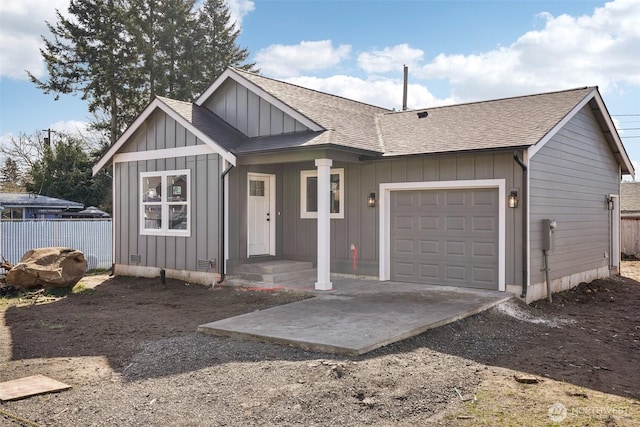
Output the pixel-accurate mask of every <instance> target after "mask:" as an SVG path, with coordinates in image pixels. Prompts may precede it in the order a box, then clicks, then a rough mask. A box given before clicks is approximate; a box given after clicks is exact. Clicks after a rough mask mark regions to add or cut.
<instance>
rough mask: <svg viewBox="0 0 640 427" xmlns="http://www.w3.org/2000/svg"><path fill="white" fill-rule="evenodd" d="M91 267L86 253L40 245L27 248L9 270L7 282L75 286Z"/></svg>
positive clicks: (27, 285)
mask: <svg viewBox="0 0 640 427" xmlns="http://www.w3.org/2000/svg"><path fill="white" fill-rule="evenodd" d="M86 270H87V260H86V259H85V257H84V254H83V253H82V252H80V251H78V250H75V249H71V248H38V249H31V250H30V251H27V253H25V254H24V255H23V256H22V259H21V260H20V262H19V263H18V264H16V265H15V266H14V267H13V268H12V269H11V270H9V272H8V273H7V276H6V280H7V284H9V285H11V286H15V287H16V288H21V289H31V288H37V287H40V286H42V287H45V288H71V287H73V286H74V285H75V284H76V283H78V281H79V280H80V279H82V277H83V276H84V273H85V271H86Z"/></svg>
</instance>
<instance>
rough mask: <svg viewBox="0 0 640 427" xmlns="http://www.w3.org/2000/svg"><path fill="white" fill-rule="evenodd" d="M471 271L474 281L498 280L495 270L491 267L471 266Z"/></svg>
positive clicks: (490, 281) (488, 282)
mask: <svg viewBox="0 0 640 427" xmlns="http://www.w3.org/2000/svg"><path fill="white" fill-rule="evenodd" d="M471 271H472V274H473V281H474V282H479V283H487V284H492V283H494V282H495V281H496V280H498V278H497V277H496V275H495V270H494V269H492V268H484V267H473V268H472V269H471Z"/></svg>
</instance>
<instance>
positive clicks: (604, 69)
mask: <svg viewBox="0 0 640 427" xmlns="http://www.w3.org/2000/svg"><path fill="white" fill-rule="evenodd" d="M229 5H230V8H231V10H232V12H233V15H234V17H235V18H236V20H237V22H238V24H239V25H240V26H241V28H242V34H241V36H240V39H239V43H240V45H241V46H243V47H247V48H248V49H249V51H250V52H251V60H252V61H255V62H256V63H257V66H258V67H259V68H260V70H261V72H262V74H264V75H266V76H269V77H274V78H278V79H283V80H287V81H290V82H293V83H296V84H300V85H303V86H307V87H311V88H314V89H318V90H322V91H326V92H330V93H334V94H338V95H342V96H346V97H350V98H354V99H357V100H360V101H364V102H368V103H371V104H375V105H380V106H383V107H387V108H400V107H401V104H402V66H403V65H407V66H408V67H409V99H408V103H409V107H410V108H421V107H429V106H435V105H443V104H451V103H458V102H467V101H475V100H483V99H494V98H500V97H507V96H515V95H522V94H530V93H538V92H545V91H552V90H561V89H569V88H575V87H582V86H598V87H599V88H600V91H601V93H602V95H603V98H604V100H605V103H606V104H607V107H608V109H609V112H610V114H612V115H613V116H614V119H615V121H616V123H617V124H618V127H619V128H620V134H621V136H622V138H623V142H624V143H625V146H626V147H627V150H628V152H629V154H630V156H631V158H632V160H634V161H636V162H640V129H634V128H640V25H638V23H639V22H640V0H613V1H609V2H606V1H595V0H594V1H592V0H553V1H542V0H497V1H489V0H469V1H457V0H451V1H444V0H440V1H436V0H410V1H403V0H393V1H392V0H369V1H364V0H333V1H328V0H253V1H250V0H229ZM67 6H68V0H2V1H1V2H0V141H1V140H2V138H6V136H7V135H8V134H13V135H17V134H19V133H20V132H23V133H33V132H35V131H38V130H41V129H46V128H49V127H51V128H53V129H60V130H63V129H64V130H75V129H82V127H83V124H84V123H85V122H86V121H88V120H89V118H90V117H89V113H88V112H87V111H86V105H85V104H84V103H83V102H82V101H81V100H80V99H79V98H77V97H73V96H64V97H62V99H60V100H59V101H54V100H53V97H52V96H46V95H43V94H42V93H41V92H39V91H38V90H37V89H35V88H34V87H33V85H32V84H31V83H29V82H28V80H27V77H26V72H25V70H29V71H31V72H32V73H34V74H35V75H37V76H40V77H42V76H44V75H45V74H44V73H45V72H46V70H45V68H44V65H43V62H42V60H41V58H40V54H39V51H38V48H39V46H40V44H41V41H40V35H41V34H45V35H46V31H47V29H46V26H45V25H44V21H45V20H49V21H54V20H55V10H56V9H58V10H60V11H61V12H65V11H66V8H67ZM634 114H635V115H634Z"/></svg>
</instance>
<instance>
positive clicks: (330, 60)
mask: <svg viewBox="0 0 640 427" xmlns="http://www.w3.org/2000/svg"><path fill="white" fill-rule="evenodd" d="M350 53H351V46H350V45H340V46H338V47H334V46H333V43H332V41H331V40H319V41H302V42H300V43H299V44H297V45H281V44H274V45H271V46H269V47H267V48H265V49H262V50H260V51H259V52H258V53H257V54H256V57H255V60H256V65H257V67H258V68H260V70H261V71H262V73H264V74H266V75H270V76H273V77H280V78H283V77H294V76H298V75H299V74H300V73H301V72H303V71H304V72H313V71H319V70H323V69H326V68H329V67H333V66H335V65H338V64H339V63H340V61H342V60H343V59H346V58H348V57H349V55H350Z"/></svg>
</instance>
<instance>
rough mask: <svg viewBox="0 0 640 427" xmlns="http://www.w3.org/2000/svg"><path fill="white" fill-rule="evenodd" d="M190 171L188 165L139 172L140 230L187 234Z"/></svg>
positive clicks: (188, 228) (176, 234)
mask: <svg viewBox="0 0 640 427" xmlns="http://www.w3.org/2000/svg"><path fill="white" fill-rule="evenodd" d="M190 175H191V171H190V170H188V169H185V170H175V171H163V172H141V173H140V234H147V235H156V236H184V237H188V236H190V233H191V215H190V214H191V210H190V203H191V198H190V188H191V186H190Z"/></svg>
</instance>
